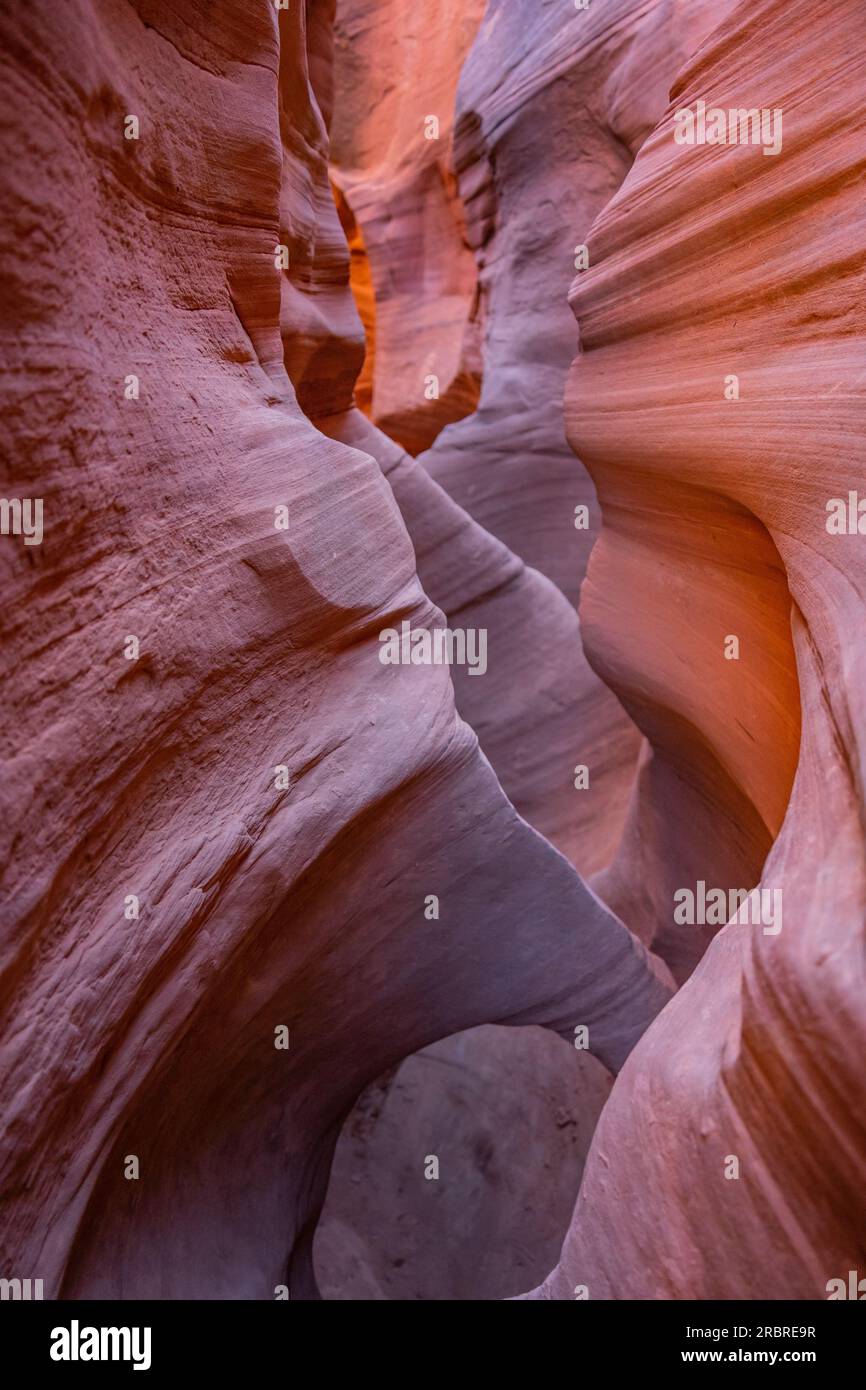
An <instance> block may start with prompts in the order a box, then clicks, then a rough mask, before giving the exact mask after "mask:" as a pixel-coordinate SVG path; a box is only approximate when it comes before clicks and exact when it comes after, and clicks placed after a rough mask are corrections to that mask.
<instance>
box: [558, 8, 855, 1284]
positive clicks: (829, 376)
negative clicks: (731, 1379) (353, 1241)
mask: <svg viewBox="0 0 866 1390" xmlns="http://www.w3.org/2000/svg"><path fill="white" fill-rule="evenodd" d="M864 38H866V16H864V12H863V8H862V6H861V5H860V4H859V3H857V0H841V3H839V4H837V5H835V6H833V7H832V12H831V11H827V12H825V13H822V16H821V20H820V23H818V24H816V22H815V11H814V7H813V6H812V5H810V4H808V3H806V0H792V3H785V4H783V3H781V0H756V3H753V4H749V5H748V6H746V5H740V6H738V7H737V8H736V9H735V10H734V11H733V13H732V14H731V15H730V16H729V18H728V19H727V20H726V21H725V22H724V23H722V24H721V25H720V26H719V28H718V29H717V30H716V31H715V32H714V33H713V34H712V35H711V36H710V37H709V38H708V40H707V42H706V43H705V44H704V46H703V47H702V48H701V50H700V51H699V53H698V54H697V55H696V56H695V58H694V60H693V61H692V62H691V63H689V64H687V65H686V66H685V68H684V69H683V71H682V72H681V74H680V75H679V77H678V78H677V81H676V83H675V85H674V88H673V91H672V95H671V103H670V106H669V108H668V111H667V112H666V114H665V116H664V117H663V119H662V120H661V122H660V123H659V125H658V127H657V128H656V130H655V131H654V132H653V134H652V136H651V137H650V139H649V140H648V141H647V143H646V144H645V146H644V147H643V149H642V150H641V152H640V154H639V156H638V158H637V161H636V163H635V166H634V169H633V170H632V172H631V174H630V175H629V177H628V179H627V180H626V182H625V184H624V186H623V188H622V190H621V191H620V193H619V194H618V195H617V196H616V197H615V198H614V199H613V200H612V202H611V203H610V204H609V206H608V207H607V208H606V209H605V210H604V212H603V213H602V214H601V216H600V217H599V218H598V219H597V221H596V223H595V225H594V227H593V229H592V232H591V234H590V236H589V239H588V240H589V245H590V252H591V265H590V269H589V270H588V271H587V272H586V273H585V274H583V275H581V276H579V277H578V279H577V281H576V283H575V286H574V290H573V293H572V304H573V308H574V310H575V313H576V315H577V318H578V322H579V325H580V341H581V352H580V356H579V357H578V359H577V361H576V363H575V366H574V370H573V373H572V376H571V378H570V381H569V387H568V393H567V400H566V415H567V421H568V429H569V438H570V439H571V441H572V443H573V445H574V447H575V449H576V450H577V451H578V452H579V454H580V456H581V458H582V459H583V460H584V461H585V462H586V463H587V465H588V467H589V468H590V470H591V472H592V475H593V478H594V480H595V482H596V485H597V487H598V491H599V496H600V499H601V504H602V508H603V511H604V518H605V521H604V529H603V531H602V536H601V540H600V542H599V544H598V546H597V548H596V550H595V552H594V553H593V557H592V562H591V565H590V569H589V575H588V579H587V583H586V585H585V586H584V591H583V598H582V615H583V619H584V637H585V640H586V642H587V645H588V649H589V651H590V653H591V656H592V659H593V662H594V664H595V665H596V666H597V668H598V669H599V670H600V671H601V672H602V673H603V674H604V675H605V677H606V679H608V680H609V681H610V682H611V683H612V684H613V685H614V687H615V688H616V689H617V690H618V691H619V692H620V694H621V696H622V698H623V700H624V701H625V702H626V704H627V707H628V708H629V709H630V710H631V712H632V714H633V716H634V718H635V719H636V720H637V722H638V723H639V724H640V725H641V727H642V728H643V729H644V731H645V732H646V733H647V734H648V735H649V737H650V738H651V740H652V742H653V745H654V747H655V750H656V757H655V759H654V763H655V768H654V770H651V771H648V773H647V776H646V777H645V778H643V779H642V785H641V788H640V794H639V797H638V801H637V803H636V807H635V814H634V817H633V821H632V825H631V827H630V833H629V835H627V838H626V841H625V844H624V849H623V854H624V858H625V861H626V862H623V863H621V864H619V865H618V866H617V869H618V871H619V873H620V874H621V875H622V876H623V877H624V878H625V879H629V880H631V882H632V885H633V886H632V892H633V893H634V894H635V895H637V894H638V892H639V891H640V892H641V893H642V894H643V897H644V900H645V901H646V899H647V898H649V899H650V901H651V903H652V908H653V911H654V914H655V916H656V922H657V929H656V931H655V932H654V933H651V935H653V936H654V939H656V940H658V938H659V936H660V935H661V934H667V935H668V936H669V937H671V936H672V935H675V934H676V933H677V932H678V933H679V934H680V935H682V934H683V933H685V932H687V931H689V930H694V928H688V927H686V926H680V927H679V928H675V926H674V924H673V922H672V906H673V904H672V898H671V896H670V888H671V886H672V884H673V883H678V885H679V886H680V887H689V886H691V887H692V888H694V886H695V879H696V878H697V877H700V878H702V879H704V880H706V881H707V882H708V883H718V884H720V886H723V887H725V888H728V887H730V886H733V884H735V883H739V884H740V885H742V886H743V887H752V885H753V883H754V882H755V875H754V868H755V866H756V865H758V864H759V861H760V859H761V858H762V856H763V854H764V853H765V851H766V848H767V847H768V846H769V844H770V843H771V841H772V840H773V838H774V837H777V838H775V843H774V844H773V847H772V851H771V853H770V855H769V858H768V859H767V862H766V864H765V865H764V868H763V875H762V877H761V880H760V882H761V889H762V891H766V892H767V894H768V895H769V894H770V892H772V893H774V894H776V895H778V897H777V899H769V901H771V902H772V903H773V906H774V908H777V910H776V911H774V912H773V913H772V916H771V918H770V921H771V923H772V925H769V929H767V928H768V922H767V918H766V917H765V918H764V919H763V920H757V921H753V920H750V919H748V918H746V916H745V914H741V918H742V920H732V921H730V922H729V923H728V925H727V926H725V928H724V929H723V930H722V931H721V932H720V933H719V935H718V936H717V937H716V939H715V940H714V941H713V942H712V944H711V945H710V946H709V949H708V950H707V952H706V955H705V956H704V958H703V960H702V961H701V964H700V965H699V966H698V968H697V970H696V971H695V973H694V975H693V976H692V978H691V979H690V980H689V981H688V983H687V984H686V985H685V986H684V987H683V988H682V990H681V991H680V993H679V994H678V995H677V996H676V998H675V999H674V1000H673V1001H672V1003H671V1005H670V1006H669V1007H668V1008H667V1009H666V1010H665V1013H664V1015H663V1017H662V1018H660V1019H659V1020H658V1021H657V1023H656V1025H655V1026H654V1027H653V1028H651V1029H650V1031H649V1032H648V1034H647V1035H646V1037H645V1038H644V1039H643V1041H642V1043H641V1046H640V1047H639V1048H638V1049H636V1051H635V1053H634V1054H633V1056H632V1058H631V1060H630V1062H629V1065H628V1066H627V1068H626V1069H625V1071H624V1072H623V1074H622V1075H621V1077H620V1078H619V1079H618V1081H617V1084H616V1086H615V1087H614V1090H613V1093H612V1096H611V1099H610V1102H609V1104H608V1105H607V1107H606V1108H605V1111H604V1113H603V1115H602V1118H601V1121H600V1124H599V1127H598V1130H597V1132H596V1136H595V1139H594V1141H593V1146H592V1151H591V1153H590V1156H589V1160H588V1164H587V1169H586V1173H585V1177H584V1181H583V1185H582V1188H581V1193H580V1197H579V1200H578V1204H577V1208H576V1211H575V1215H574V1220H573V1223H572V1226H571V1229H570V1231H569V1234H568V1237H567V1239H566V1242H565V1246H564V1249H563V1253H562V1259H561V1262H560V1264H559V1265H558V1267H557V1269H556V1270H555V1271H554V1273H553V1274H552V1275H551V1276H550V1278H549V1279H548V1280H547V1282H546V1283H545V1285H544V1286H543V1288H542V1289H540V1290H539V1291H538V1296H543V1297H561V1298H571V1297H573V1296H574V1289H575V1287H576V1286H577V1285H583V1286H585V1287H586V1288H588V1290H589V1296H590V1297H591V1298H712V1297H716V1298H757V1297H763V1298H826V1297H827V1285H828V1281H829V1280H831V1279H834V1278H843V1279H844V1278H847V1271H848V1270H850V1269H857V1268H860V1269H861V1270H862V1268H863V1265H864V1261H866V1244H864V1232H866V1221H864V1217H866V1210H864V1195H863V1194H864V1191H866V1181H864V1180H866V1158H864V1154H866V1142H864V1141H866V1132H864V1122H863V1107H862V1103H861V1102H862V1096H863V1081H862V1055H863V1049H864V1043H866V1016H864V1004H863V1001H864V983H866V981H864V951H863V923H864V894H866V882H864V832H863V824H864V816H863V803H864V748H866V709H864V691H866V669H864V649H863V645H862V643H861V642H860V641H859V639H858V636H857V633H858V629H859V625H860V624H861V623H862V611H863V600H864V595H866V555H864V550H863V546H864V539H863V536H862V535H860V534H859V530H858V529H857V528H856V520H855V529H854V530H853V531H852V530H851V529H850V525H846V528H845V532H844V533H834V532H835V530H836V526H835V520H834V518H835V515H836V512H837V510H840V511H843V512H845V513H847V512H848V505H849V500H848V499H849V492H851V491H853V492H854V493H855V494H856V493H857V489H858V486H859V484H860V482H861V479H862V464H861V462H860V458H859V454H858V451H859V450H860V449H861V445H860V440H861V439H862V433H863V416H864V386H863V362H864V360H866V311H864V308H863V304H864V278H863V261H864V254H863V250H864V244H866V241H864V239H866V218H864V213H863V198H862V190H863V172H862V163H863V154H862V130H863V123H864V114H866V112H864V92H866V66H864V59H863V56H862V55H863V40H864ZM698 100H703V101H705V102H706V103H707V105H708V106H709V107H718V108H722V109H724V110H726V111H727V110H730V109H732V108H733V109H739V108H745V109H748V108H751V107H757V108H766V109H767V110H768V111H776V110H778V111H780V112H781V113H782V119H783V125H782V144H781V149H780V150H779V152H778V153H777V154H774V155H765V154H764V153H763V151H762V149H761V148H760V147H759V146H756V145H751V144H748V145H747V144H730V145H710V144H703V145H701V144H694V145H691V146H689V145H685V144H678V143H676V142H675V140H674V112H675V111H676V110H678V109H681V108H685V107H689V108H691V109H693V110H694V109H696V103H697V102H698ZM734 377H735V378H737V379H738V382H737V383H734V382H733V381H732V378H734ZM737 385H738V398H737V395H736V389H735V387H736V386H737ZM833 499H839V502H840V503H841V504H842V505H841V506H839V507H837V505H836V504H835V503H834V502H833ZM855 506H856V496H855ZM732 635H733V636H738V638H739V659H738V660H725V658H724V649H725V644H726V640H727V639H728V638H729V637H730V636H732ZM792 637H793V654H792ZM794 659H795V660H796V673H795V671H794V665H793V663H794ZM798 695H799V699H798ZM800 705H802V736H800V729H799V707H800ZM795 765H796V776H795V778H794V784H793V790H792V792H791V795H790V802H789V803H788V804H787V805H786V802H787V797H788V788H789V784H790V781H791V775H792V770H793V769H794V767H795ZM635 866H638V867H639V868H640V870H641V877H640V886H638V884H637V883H636V882H634V874H635ZM736 873H739V875H740V877H739V878H735V877H734V875H735V874H736ZM677 876H678V877H677ZM732 1159H733V1160H736V1163H737V1166H738V1173H737V1174H734V1175H733V1176H732V1174H733V1167H732Z"/></svg>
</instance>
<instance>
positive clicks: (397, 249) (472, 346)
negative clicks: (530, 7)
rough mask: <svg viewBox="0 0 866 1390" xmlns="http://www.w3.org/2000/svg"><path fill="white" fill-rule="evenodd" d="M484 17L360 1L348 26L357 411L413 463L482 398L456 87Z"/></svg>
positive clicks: (340, 175)
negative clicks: (361, 355) (362, 351)
mask: <svg viewBox="0 0 866 1390" xmlns="http://www.w3.org/2000/svg"><path fill="white" fill-rule="evenodd" d="M484 7H485V0H420V3H414V4H411V5H405V4H398V3H394V0H385V3H382V0H349V2H348V3H346V4H341V5H340V6H339V10H338V14H337V20H336V32H335V61H334V80H335V83H336V85H337V88H338V90H339V93H340V101H339V103H338V105H337V107H336V110H335V118H334V121H333V124H332V132H331V133H332V160H333V169H334V178H335V181H336V183H337V186H338V188H339V191H340V195H341V197H342V199H343V200H345V218H346V222H347V226H350V227H352V228H353V229H354V231H355V235H354V236H353V250H354V251H355V253H356V255H357V264H358V265H359V266H360V267H361V269H360V272H359V275H360V277H363V276H364V275H365V274H366V275H369V280H370V284H371V288H372V296H371V298H370V299H367V300H366V305H367V312H365V313H364V320H365V327H366V328H367V333H368V343H367V348H368V361H367V364H366V376H365V379H364V381H363V382H362V384H361V393H360V399H359V404H362V405H364V406H365V408H366V409H367V412H368V413H369V414H370V415H371V418H372V419H373V420H374V421H375V422H376V424H377V425H380V426H381V428H382V429H384V430H386V431H387V433H388V434H390V435H391V436H392V437H393V438H394V439H396V440H398V441H399V442H400V443H401V444H402V445H403V447H404V448H405V449H407V450H408V451H409V452H410V453H412V454H417V453H419V452H420V451H421V450H422V449H425V448H427V446H428V445H429V444H431V443H432V442H433V440H434V439H435V438H436V435H437V434H438V432H439V430H440V429H441V428H442V426H443V425H444V424H447V423H448V421H449V420H455V419H459V418H460V416H461V415H466V414H469V413H470V412H471V411H472V410H474V408H475V406H476V404H477V400H478V390H479V385H480V371H481V362H480V330H481V322H480V316H479V305H478V298H477V285H476V267H475V260H474V257H473V255H472V251H471V249H470V247H469V246H468V244H467V242H466V237H465V231H464V228H463V225H462V222H463V210H462V207H461V204H460V200H459V198H458V196H457V190H456V186H455V178H454V167H453V160H452V152H451V145H452V137H453V130H452V124H453V117H454V90H455V86H456V83H457V78H458V76H459V74H460V69H461V66H462V62H463V58H464V56H465V54H466V51H467V49H468V47H469V45H470V43H471V42H472V39H473V38H474V36H475V32H476V30H477V28H478V22H479V20H480V18H481V16H482V14H483V12H484ZM355 278H356V283H357V280H358V278H359V276H358V275H356V277H355ZM361 302H362V304H363V303H364V302H365V301H364V299H362V301H361ZM362 312H363V311H362ZM434 381H435V385H434Z"/></svg>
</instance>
